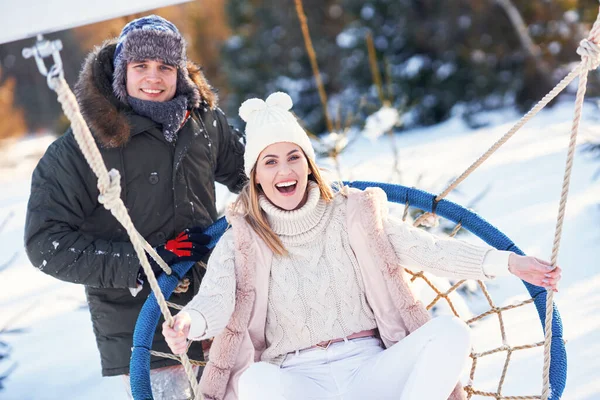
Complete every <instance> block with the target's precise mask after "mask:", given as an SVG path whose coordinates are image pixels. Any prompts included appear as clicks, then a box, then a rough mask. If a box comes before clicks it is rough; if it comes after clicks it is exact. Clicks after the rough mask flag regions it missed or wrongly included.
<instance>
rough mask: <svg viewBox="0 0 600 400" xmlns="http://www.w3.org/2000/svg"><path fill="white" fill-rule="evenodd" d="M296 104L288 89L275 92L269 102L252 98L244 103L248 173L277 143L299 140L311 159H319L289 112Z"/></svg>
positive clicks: (243, 117)
mask: <svg viewBox="0 0 600 400" xmlns="http://www.w3.org/2000/svg"><path fill="white" fill-rule="evenodd" d="M292 106H293V102H292V98H291V97H290V96H289V95H288V94H287V93H284V92H275V93H273V94H271V95H270V96H269V97H267V100H266V101H263V100H261V99H257V98H253V99H249V100H246V101H244V102H243V103H242V105H241V106H240V109H239V114H240V117H241V118H242V119H243V120H244V121H245V122H246V151H245V153H244V169H245V171H246V174H247V175H250V171H251V170H252V167H254V164H256V160H257V159H258V156H259V155H260V153H261V152H262V151H263V150H264V149H265V148H267V147H268V146H270V145H272V144H274V143H280V142H289V143H295V144H297V145H298V146H299V147H300V148H301V149H302V150H303V151H304V154H306V156H307V157H308V158H310V159H312V160H313V161H314V160H315V151H314V149H313V147H312V144H311V143H310V139H309V138H308V135H307V134H306V132H305V131H304V129H302V127H301V126H300V124H299V123H298V121H297V120H296V117H295V116H294V115H293V114H292V113H291V112H290V111H289V110H290V109H291V108H292Z"/></svg>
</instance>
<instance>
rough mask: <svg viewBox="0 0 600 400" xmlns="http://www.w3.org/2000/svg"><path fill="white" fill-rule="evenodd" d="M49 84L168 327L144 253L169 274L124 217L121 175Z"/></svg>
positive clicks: (56, 81)
mask: <svg viewBox="0 0 600 400" xmlns="http://www.w3.org/2000/svg"><path fill="white" fill-rule="evenodd" d="M50 80H51V85H50V87H51V88H52V89H54V90H55V91H56V93H57V94H58V101H59V102H60V103H61V105H62V108H63V111H64V113H65V115H66V116H67V118H69V120H70V121H71V128H72V130H73V134H74V136H75V140H76V141H77V143H78V144H79V147H80V148H81V152H82V153H83V155H84V157H85V159H86V160H87V162H88V164H89V165H90V167H91V168H92V170H93V171H94V173H95V174H96V176H97V177H98V190H99V191H100V195H99V196H98V201H99V202H100V203H102V204H103V205H104V207H105V208H106V209H107V210H110V212H111V213H112V214H113V215H114V216H115V218H117V220H118V221H119V222H120V223H121V224H122V225H123V227H124V228H125V230H126V231H127V234H128V235H129V237H130V238H131V243H132V244H133V247H134V249H135V252H136V254H137V256H138V258H139V259H140V263H141V265H142V268H143V269H144V273H145V274H146V277H147V279H148V283H149V284H150V287H151V288H152V291H153V292H154V295H155V296H156V301H157V303H158V306H159V308H160V310H161V312H162V314H163V316H164V317H165V320H166V321H167V322H168V323H169V325H171V326H173V317H172V315H171V312H170V311H169V307H168V305H167V302H166V300H165V298H164V296H163V294H162V292H161V290H160V287H159V286H158V282H157V280H156V277H155V276H154V273H153V272H152V268H151V267H150V263H149V261H148V258H147V257H146V254H145V253H144V251H146V252H148V254H150V256H151V257H152V258H153V259H154V260H155V261H156V262H157V263H158V265H160V267H161V268H162V269H163V270H164V271H165V272H166V273H167V274H171V268H170V267H169V266H168V265H167V264H166V263H165V262H164V261H163V260H162V259H161V258H160V256H159V255H158V254H157V253H156V251H154V249H153V248H152V246H150V245H149V244H148V242H146V240H145V239H144V238H143V237H142V235H140V234H139V232H138V231H137V230H136V229H135V227H134V226H133V222H132V221H131V217H130V216H129V214H128V213H127V208H126V207H125V204H123V201H122V200H121V175H120V174H119V171H117V170H115V169H112V170H110V172H109V171H107V170H106V166H105V165H104V161H103V160H102V156H101V155H100V151H99V150H98V147H97V146H96V142H95V140H94V138H93V137H92V134H91V133H90V130H89V128H88V126H87V124H86V123H85V121H84V120H83V117H82V116H81V112H80V110H79V105H78V104H77V100H76V99H75V95H73V92H72V91H71V89H70V88H69V86H68V85H67V82H66V81H65V80H64V79H63V78H62V77H61V76H58V77H53V78H51V79H50ZM180 358H181V363H182V364H183V367H184V369H185V372H186V374H187V377H188V379H189V381H190V385H191V386H192V390H193V392H194V395H195V397H196V398H197V399H202V395H201V394H200V389H199V385H198V380H197V378H196V376H195V374H194V371H193V369H192V365H191V363H190V360H189V358H188V356H187V354H183V355H181V357H180Z"/></svg>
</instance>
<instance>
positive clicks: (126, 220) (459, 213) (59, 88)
mask: <svg viewBox="0 0 600 400" xmlns="http://www.w3.org/2000/svg"><path fill="white" fill-rule="evenodd" d="M296 6H297V12H298V13H299V17H301V18H300V22H301V25H302V31H303V34H304V37H305V40H306V38H307V37H308V39H309V40H310V36H309V34H308V27H307V22H306V16H305V15H304V10H303V8H302V2H301V0H296ZM302 16H304V18H302ZM599 21H600V20H599V19H597V20H596V22H595V23H594V25H593V27H592V29H591V31H590V34H589V36H588V38H587V39H583V40H582V41H581V43H580V45H579V48H578V49H577V54H579V55H580V56H581V62H580V63H579V64H578V65H577V66H575V67H574V68H573V69H572V71H571V72H570V73H569V74H568V75H567V76H566V77H565V78H563V79H562V80H561V81H560V82H559V83H558V84H557V85H556V87H555V88H554V89H552V90H551V91H550V92H549V93H548V94H547V95H546V96H544V97H543V98H542V99H541V100H540V101H539V102H538V103H537V104H536V105H535V106H534V107H533V108H532V109H531V110H530V111H529V112H528V113H527V114H525V116H523V118H521V119H520V120H519V121H518V122H517V123H516V124H515V125H514V126H513V127H512V128H511V129H510V130H509V131H508V132H507V133H506V134H505V135H504V136H502V137H501V138H500V139H499V140H498V141H497V142H496V143H494V144H493V145H492V146H491V147H490V148H489V150H487V151H486V152H485V153H484V154H483V155H482V156H481V157H480V158H478V159H477V160H476V161H475V162H474V163H473V164H472V165H471V166H469V167H468V168H467V170H465V172H463V173H462V174H461V175H460V176H459V177H458V178H456V180H454V181H453V182H452V183H451V184H450V185H449V186H448V187H447V188H446V189H445V190H444V191H443V192H442V193H440V194H439V195H437V196H434V195H432V194H429V193H426V192H422V191H418V190H416V189H409V188H405V187H402V186H398V185H388V184H380V183H375V182H355V183H351V184H350V185H351V186H354V187H359V188H365V187H367V186H366V185H369V186H379V187H382V188H383V189H384V190H385V191H386V192H387V194H388V197H389V198H390V201H396V202H398V203H401V204H405V205H406V207H407V208H408V206H409V205H411V206H414V207H419V208H421V209H423V210H426V211H427V212H426V213H424V214H423V215H421V216H420V217H419V218H418V219H417V220H416V221H415V225H420V224H421V223H423V222H424V221H425V220H426V219H427V218H428V217H430V216H432V215H441V216H444V217H446V218H449V219H451V220H453V221H454V222H456V223H458V224H459V225H457V228H456V229H455V230H454V232H453V234H452V236H453V235H455V234H456V232H458V230H459V229H461V228H462V227H465V228H467V229H469V230H470V231H472V232H473V233H475V234H476V235H478V236H479V237H481V238H482V239H484V240H485V241H487V242H488V244H491V245H493V246H494V247H496V248H501V249H503V250H511V251H515V252H519V253H520V254H522V252H521V251H520V250H519V249H518V248H517V247H516V246H515V245H514V244H513V243H512V242H511V241H510V240H509V239H508V238H506V236H504V235H503V234H502V233H501V232H499V231H498V230H497V229H495V228H494V227H493V226H491V225H489V224H488V223H487V222H485V221H484V220H483V219H481V218H480V217H479V216H477V215H476V214H474V213H472V212H470V211H468V210H466V209H464V208H462V207H460V206H458V205H456V204H454V203H451V202H449V201H447V200H445V197H446V196H447V195H448V194H449V193H450V192H451V191H452V190H454V189H455V188H456V187H457V186H458V185H459V184H460V183H461V182H462V181H464V180H465V179H466V178H467V176H469V175H470V174H471V173H472V172H473V171H474V170H475V169H477V168H478V167H479V166H480V165H481V164H482V163H483V162H484V161H486V160H487V159H488V158H489V157H490V156H491V155H492V154H493V153H494V152H495V151H496V150H498V149H499V148H500V147H501V146H502V145H503V144H504V143H506V142H507V141H508V139H510V138H511V137H512V136H513V135H514V134H515V133H516V132H517V131H518V130H519V129H520V128H521V127H523V126H524V125H525V124H526V123H527V122H528V121H529V120H530V119H531V118H533V117H534V116H535V115H536V114H537V113H538V112H539V111H540V110H541V109H543V108H544V107H545V106H546V105H547V104H548V103H549V102H550V101H552V100H553V99H554V98H555V97H556V96H557V95H558V94H559V93H560V92H561V91H562V90H563V89H564V88H565V87H567V85H569V83H571V82H572V81H573V80H574V79H575V78H576V77H577V76H578V77H579V84H578V89H577V97H576V100H575V114H574V118H573V123H572V127H571V136H570V142H569V146H568V155H567V160H566V166H565V172H564V178H563V184H562V192H561V197H560V203H559V209H558V216H557V222H556V230H555V236H554V243H553V249H552V257H551V263H552V265H553V266H556V262H557V258H558V250H559V246H560V239H561V233H562V226H563V221H564V215H565V208H566V203H567V197H568V193H569V183H570V176H571V171H572V166H573V159H574V154H575V146H576V138H577V133H578V129H579V124H580V121H581V113H582V105H583V101H584V97H585V91H586V83H587V76H588V72H589V71H591V70H594V69H596V68H597V67H598V65H599V64H600V47H599V42H600V41H599V39H600V37H599V36H600V22H599ZM307 46H308V42H307ZM310 47H312V44H311V45H310ZM61 49H62V46H61V45H60V42H56V41H55V42H48V41H46V40H42V38H41V36H39V37H38V43H37V44H36V46H34V47H32V48H28V49H24V51H23V55H24V56H25V57H26V58H29V57H31V56H33V57H35V59H36V62H37V64H38V68H39V69H40V72H41V73H42V74H43V75H45V76H47V81H48V85H49V87H50V88H51V89H52V90H54V91H56V93H57V96H58V101H59V102H60V104H61V106H62V109H63V111H64V114H65V115H66V116H67V118H68V119H69V121H71V127H72V131H73V134H74V136H75V139H76V140H77V143H78V144H79V147H80V148H81V151H82V153H83V155H84V156H85V159H86V160H87V162H88V164H89V165H90V167H91V168H92V170H93V171H94V173H95V175H96V176H97V178H98V190H99V192H100V195H99V197H98V201H99V202H100V203H101V204H103V205H104V207H105V208H106V209H107V210H110V212H111V213H112V214H113V215H114V216H115V218H116V219H117V220H118V221H119V222H120V223H121V225H123V227H124V228H125V229H126V231H127V234H128V235H129V238H130V240H131V243H132V244H133V247H134V248H135V251H136V254H137V256H138V258H139V260H140V264H141V266H142V268H143V270H144V272H145V274H146V277H147V279H148V282H149V283H150V287H151V288H152V293H153V294H152V295H151V296H150V297H149V298H148V300H147V303H149V302H150V303H152V302H154V303H153V304H156V305H157V307H158V309H159V310H160V314H162V315H163V316H164V319H165V320H166V321H167V322H168V323H169V325H171V326H172V324H173V317H172V315H171V312H170V311H169V307H170V306H171V304H170V303H167V301H166V300H165V296H164V295H163V292H165V293H167V294H168V295H170V293H171V292H172V291H173V290H174V288H175V287H176V286H177V283H178V281H179V279H180V278H181V277H182V276H183V275H184V274H185V272H186V271H187V270H188V269H189V268H190V267H191V266H192V264H193V263H190V262H187V263H180V264H177V265H174V266H173V269H171V268H170V267H169V266H168V265H167V264H166V263H165V262H164V261H163V260H162V259H161V258H160V257H159V256H158V254H157V253H156V252H155V251H154V249H153V248H152V247H151V246H150V245H149V244H148V243H147V242H146V240H145V239H144V238H143V237H142V236H141V235H140V233H139V232H138V231H137V230H136V228H135V227H134V226H133V223H132V221H131V218H130V216H129V214H128V213H127V209H126V207H125V205H124V203H123V201H122V200H121V186H120V182H121V176H120V174H119V172H118V171H117V170H115V169H111V170H110V171H108V170H107V169H106V166H105V165H104V162H103V160H102V157H101V155H100V152H99V150H98V147H97V145H96V142H95V140H94V138H93V137H92V134H91V133H90V130H89V128H88V126H87V125H86V123H85V121H84V119H83V117H82V115H81V112H80V109H79V106H78V104H77V101H76V99H75V96H74V94H73V92H72V91H71V89H70V88H69V86H68V84H67V83H66V81H65V79H64V77H63V70H62V64H61V62H60V55H59V52H60V50H61ZM309 53H310V52H309ZM310 54H311V66H312V67H313V72H314V73H315V76H316V77H319V75H320V74H319V72H318V66H317V64H316V58H315V55H314V50H313V51H312V53H310ZM49 56H52V57H53V59H54V65H53V66H52V68H51V69H50V71H47V70H46V68H45V66H44V61H43V59H44V58H45V57H49ZM313 59H314V61H313ZM319 81H320V78H319V80H318V82H319ZM319 93H320V95H321V98H322V100H323V101H324V103H325V102H326V100H325V99H326V97H325V92H324V91H320V92H319ZM324 107H325V112H326V114H327V111H326V104H324ZM329 125H330V124H329ZM406 214H407V212H405V216H406ZM225 226H226V222H225V221H224V219H221V220H219V221H218V222H216V223H215V224H213V225H212V226H211V227H210V228H209V229H208V230H207V233H208V234H210V235H211V236H212V238H213V242H212V245H214V243H216V241H217V240H218V238H219V237H220V235H221V234H222V233H223V231H224V230H225ZM498 246H500V247H498ZM145 253H148V254H149V255H150V256H151V257H152V259H154V260H155V261H156V263H157V264H158V265H160V267H161V268H162V269H163V270H164V272H165V274H162V275H161V277H160V278H161V279H159V281H161V282H160V284H159V281H157V279H156V278H155V276H154V273H153V272H152V268H151V267H150V264H149V261H148V259H147V257H146V254H145ZM408 272H409V274H410V275H412V278H411V281H415V280H416V279H423V280H424V281H425V282H426V283H427V284H428V285H429V286H430V287H432V289H433V290H434V291H435V293H436V297H435V299H434V300H433V301H432V302H431V303H430V304H429V305H428V306H427V309H431V307H433V306H434V305H435V304H436V302H438V301H440V300H441V299H444V300H445V301H447V302H448V303H449V304H450V307H451V309H452V311H453V312H454V313H455V314H457V312H456V309H455V308H454V306H453V305H452V302H451V301H450V299H449V298H448V295H449V294H450V293H452V292H453V291H455V290H456V289H457V288H458V287H459V286H460V285H461V284H463V283H464V281H460V282H457V283H456V284H455V285H453V286H452V287H451V288H450V289H449V290H447V291H445V292H442V291H440V290H438V289H437V288H435V286H434V285H433V284H432V283H431V281H430V280H428V279H427V277H426V276H425V275H424V274H423V273H422V272H418V273H414V272H411V271H408ZM479 285H480V287H481V289H482V290H483V293H484V295H485V297H486V299H487V301H488V303H489V305H490V307H491V309H490V310H489V311H487V312H485V313H483V314H481V315H479V316H477V317H475V318H473V319H470V320H469V321H467V323H472V322H475V321H477V320H479V319H482V318H484V317H486V316H488V315H491V314H496V315H497V316H498V318H499V321H500V327H501V333H502V340H503V343H504V344H503V346H502V347H500V348H498V349H494V350H491V351H488V352H483V353H478V354H475V353H473V354H471V357H472V359H473V365H472V369H471V374H470V378H471V379H470V382H469V384H468V385H467V386H466V387H465V390H466V392H467V396H468V398H471V397H472V396H473V395H480V396H487V397H492V398H495V399H497V400H501V399H542V400H547V399H550V398H555V396H558V397H560V395H561V394H562V390H563V389H564V380H565V376H566V362H565V360H564V359H560V360H558V361H557V362H556V363H555V362H553V360H552V356H551V354H561V353H560V352H564V342H563V340H562V330H561V329H562V326H561V325H560V321H559V320H558V321H557V320H556V317H557V316H558V311H557V310H556V307H555V306H554V303H553V298H554V295H553V291H552V290H545V289H542V288H538V287H534V286H532V285H528V284H526V287H527V288H528V290H529V291H530V294H531V295H532V297H533V299H529V300H527V301H524V302H522V303H521V304H518V305H514V306H507V307H497V306H496V305H494V303H493V301H492V299H491V297H490V296H489V293H488V291H487V290H486V288H485V285H484V284H483V282H479ZM544 291H546V296H545V299H543V298H541V297H540V296H539V295H540V294H541V293H543V292H544ZM532 302H535V304H536V307H538V312H541V313H543V312H545V318H544V319H543V320H542V326H543V327H544V332H545V337H544V342H540V343H536V344H532V345H527V346H516V347H510V346H508V344H506V343H507V342H506V333H505V331H504V324H503V320H502V313H503V312H506V311H508V310H511V309H513V308H516V307H519V306H522V305H525V304H530V303H532ZM149 308H151V306H149ZM145 312H146V305H145V306H144V309H143V310H142V313H141V314H140V318H141V319H144V320H145V319H146V318H147V316H146V315H145ZM158 316H159V314H157V317H156V322H154V327H156V323H157V321H158ZM553 317H554V328H555V330H556V329H557V328H558V329H559V330H560V332H555V333H557V336H556V337H555V339H556V340H553ZM153 318H154V317H152V318H150V319H153ZM138 325H140V322H139V320H138ZM142 325H143V327H144V328H143V329H147V330H148V332H142V333H140V332H138V326H137V325H136V332H135V334H134V351H133V354H132V363H131V365H132V369H131V375H132V379H133V376H134V375H135V374H136V373H138V371H135V370H134V369H135V368H137V361H135V360H137V359H138V358H137V357H138V355H139V357H142V358H146V357H147V370H148V372H149V359H150V356H149V352H150V349H149V346H150V344H151V340H150V342H149V343H150V344H145V345H138V343H136V341H137V340H138V339H139V337H141V336H140V335H142V336H143V335H144V334H150V335H153V333H154V329H153V328H152V326H151V325H152V323H148V324H142ZM150 337H151V336H150ZM139 340H142V339H139ZM145 343H147V341H146V342H145ZM542 345H543V346H544V365H543V372H542V379H543V390H542V394H541V396H503V395H502V394H501V392H502V386H503V383H504V379H505V375H506V371H507V367H508V363H509V361H510V358H511V355H512V353H513V352H514V351H517V350H522V349H525V348H532V347H538V346H542ZM500 351H506V352H507V358H506V362H505V365H504V368H503V371H502V375H501V379H500V383H499V385H498V390H497V392H483V391H479V390H476V389H474V388H473V386H472V381H473V378H474V374H475V368H476V365H477V360H478V358H479V357H483V356H486V355H490V354H494V353H497V352H500ZM554 351H557V353H554ZM153 354H155V355H162V356H165V357H169V358H174V359H177V360H179V361H181V363H182V364H183V366H184V368H185V371H186V374H187V377H188V379H189V381H190V384H191V387H192V390H193V393H194V395H195V398H196V399H202V395H201V394H200V392H199V385H198V382H197V378H196V375H195V373H194V371H193V369H192V362H191V361H190V360H189V358H188V356H187V355H186V354H183V355H181V356H173V355H168V354H164V353H153ZM146 355H147V356H146ZM563 358H564V357H563ZM194 364H196V365H204V364H205V363H203V362H194ZM551 366H556V368H562V369H563V370H562V371H560V372H561V373H560V374H559V375H560V376H559V377H558V378H557V379H558V380H559V381H560V382H559V383H560V384H559V386H561V387H555V388H553V387H552V385H551V382H550V381H551V374H552V371H551ZM134 367H135V368H134ZM143 368H146V367H143ZM143 368H142V369H143ZM143 371H145V370H144V369H143ZM148 385H149V380H148ZM555 385H556V384H555ZM137 386H138V385H137V384H136V385H134V384H133V382H132V390H133V392H134V397H135V398H136V399H138V398H148V397H144V396H147V395H148V394H147V388H141V389H140V388H139V387H137ZM140 391H141V392H140ZM136 392H137V393H145V394H144V395H138V394H136ZM140 396H141V397H140ZM149 396H150V397H151V391H150V394H149Z"/></svg>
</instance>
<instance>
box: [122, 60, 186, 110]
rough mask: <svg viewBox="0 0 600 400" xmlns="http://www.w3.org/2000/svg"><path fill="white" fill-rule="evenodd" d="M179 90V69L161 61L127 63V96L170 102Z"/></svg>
mask: <svg viewBox="0 0 600 400" xmlns="http://www.w3.org/2000/svg"><path fill="white" fill-rule="evenodd" d="M176 89H177V68H175V67H174V66H172V65H168V64H165V63H164V62H162V61H160V60H144V61H133V62H130V63H127V94H128V95H130V96H131V97H135V98H138V99H141V100H150V101H169V100H171V99H172V98H173V97H174V96H175V90H176Z"/></svg>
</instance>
